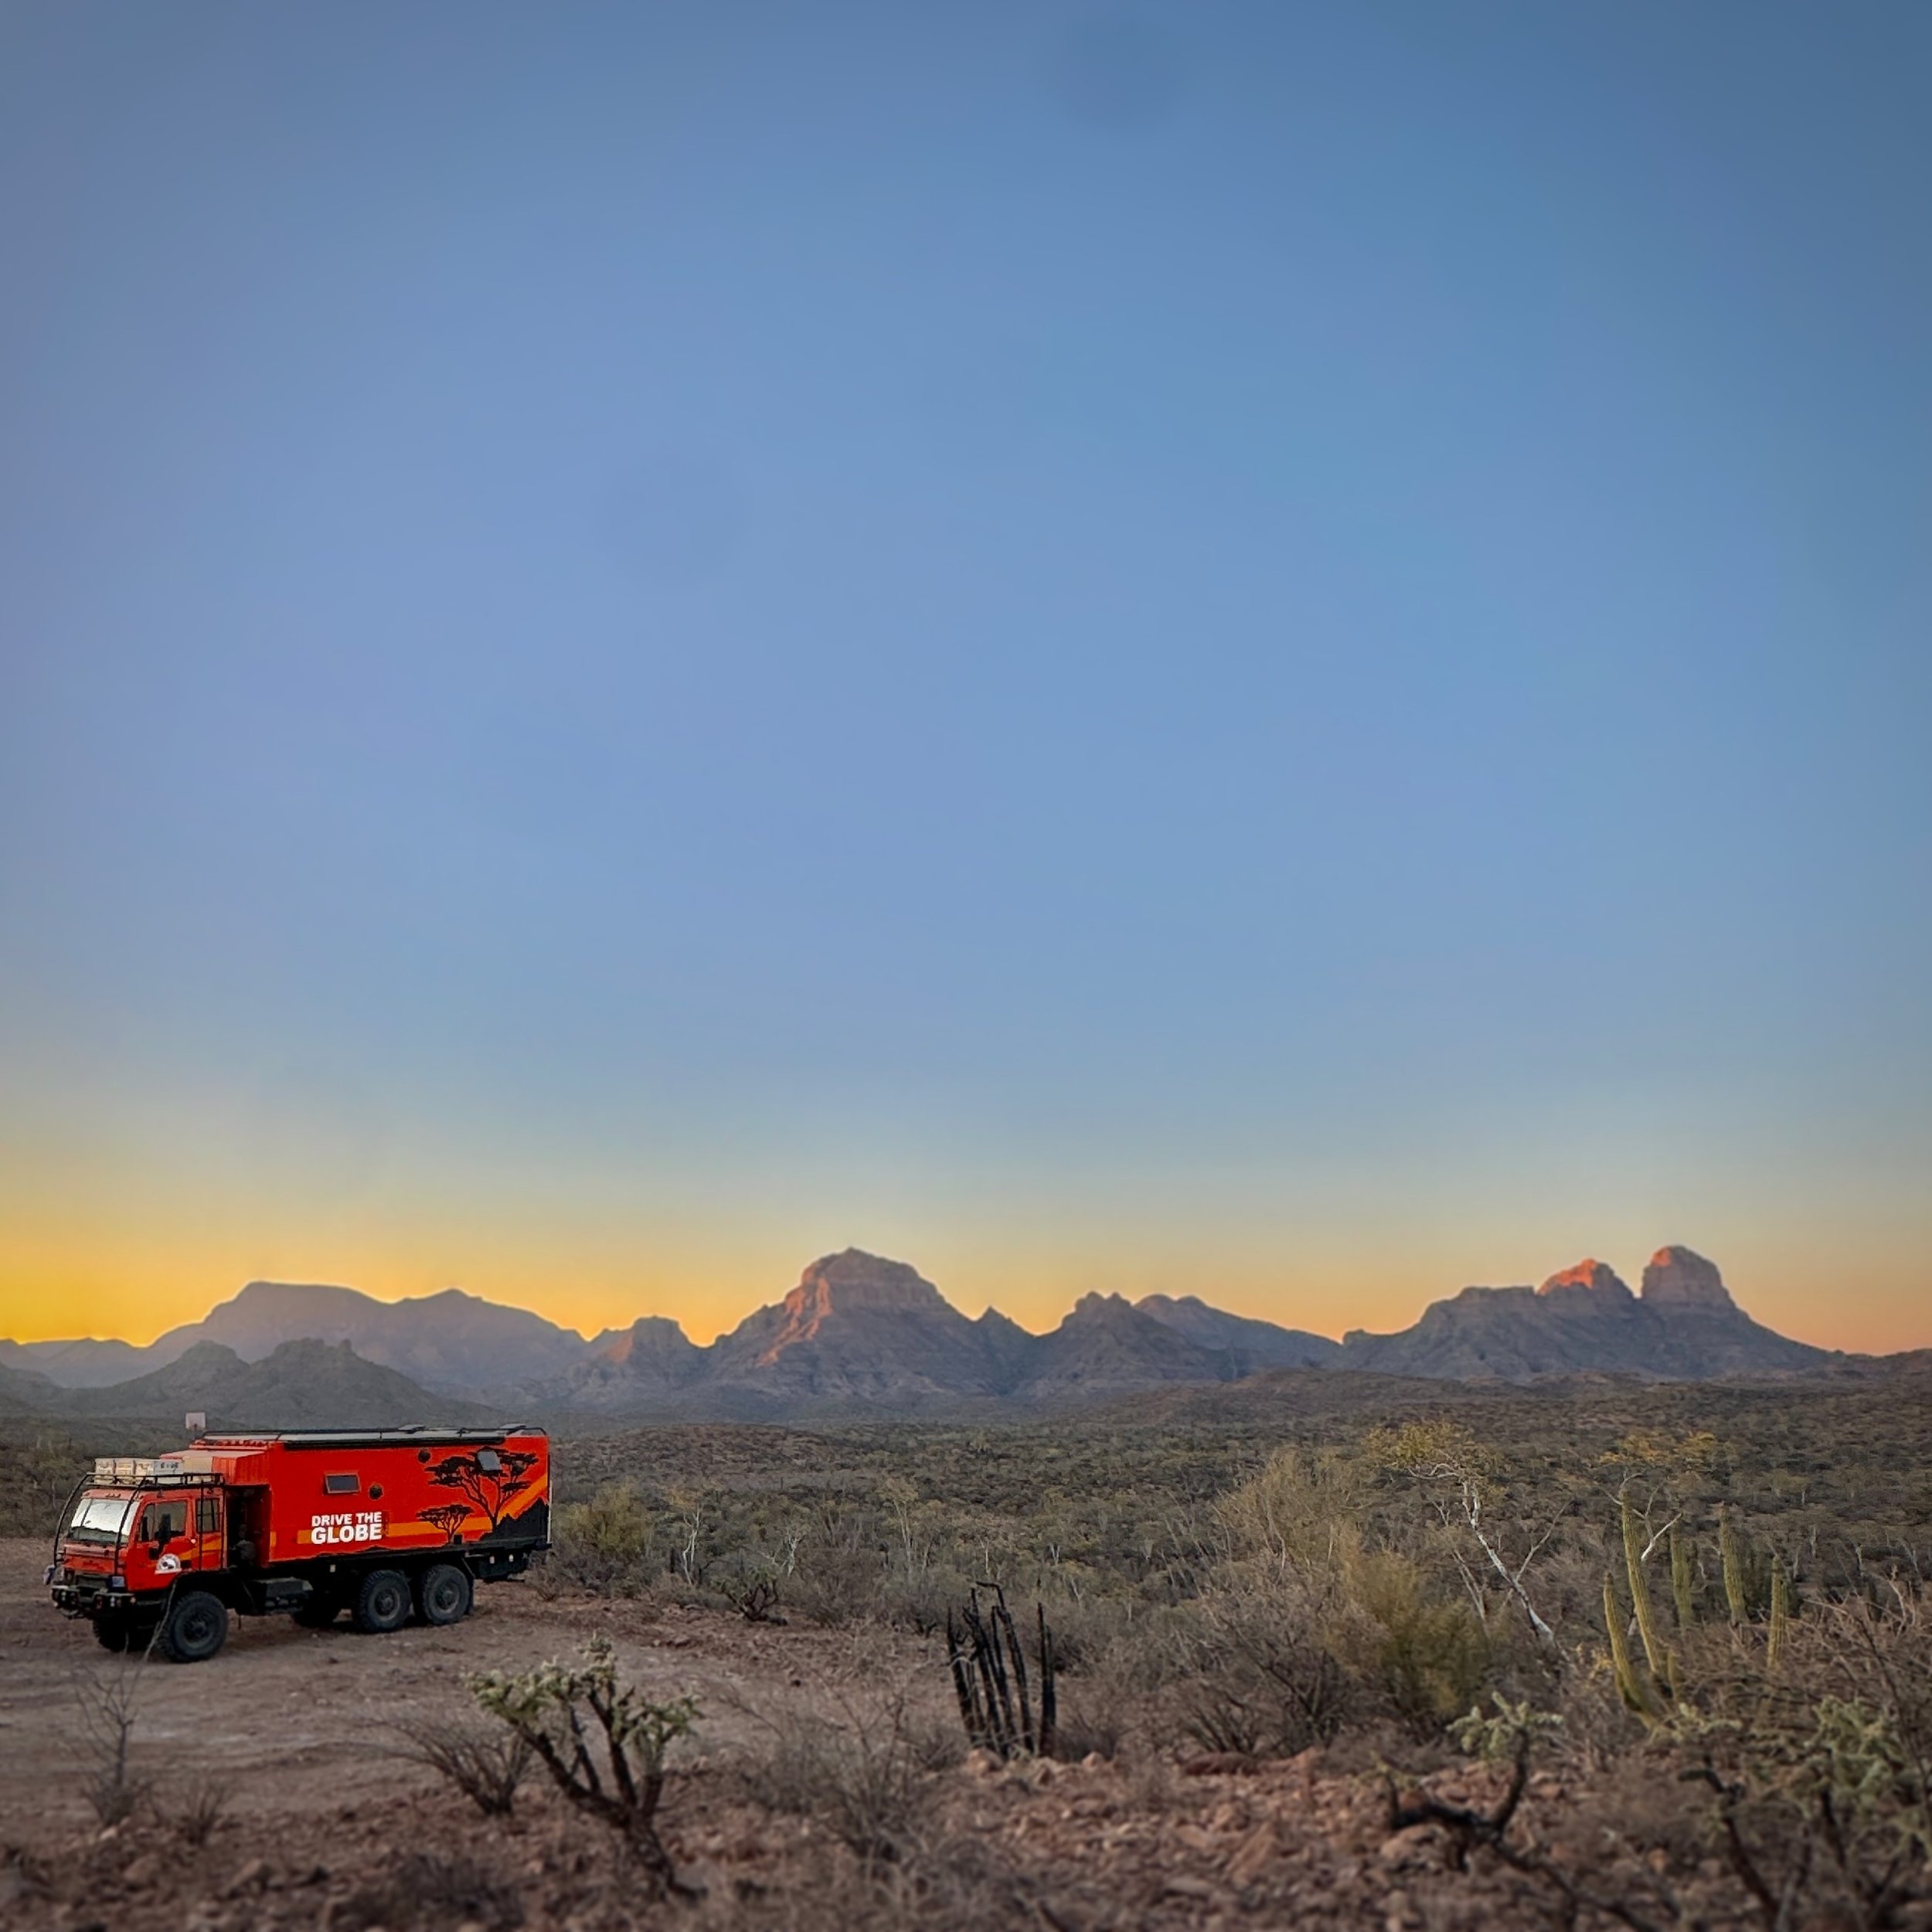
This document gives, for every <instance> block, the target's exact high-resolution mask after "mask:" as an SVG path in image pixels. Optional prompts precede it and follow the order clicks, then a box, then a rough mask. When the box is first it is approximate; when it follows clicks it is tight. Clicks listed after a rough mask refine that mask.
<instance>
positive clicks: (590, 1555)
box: [551, 1482, 662, 1591]
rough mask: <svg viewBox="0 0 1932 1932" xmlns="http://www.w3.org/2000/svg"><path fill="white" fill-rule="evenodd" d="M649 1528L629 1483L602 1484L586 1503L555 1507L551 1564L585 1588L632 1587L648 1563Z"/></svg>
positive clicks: (648, 1516)
mask: <svg viewBox="0 0 1932 1932" xmlns="http://www.w3.org/2000/svg"><path fill="white" fill-rule="evenodd" d="M652 1527H653V1525H652V1519H651V1512H650V1511H649V1510H648V1509H646V1508H645V1504H644V1499H643V1498H641V1496H640V1495H638V1492H637V1491H636V1490H635V1489H634V1488H632V1487H631V1485H630V1484H628V1483H625V1482H612V1483H606V1484H604V1485H603V1487H602V1488H600V1489H599V1490H598V1491H597V1494H596V1495H594V1496H593V1497H592V1498H590V1501H589V1502H573V1503H566V1504H565V1505H564V1506H563V1509H560V1510H559V1511H558V1512H557V1519H556V1552H555V1554H554V1555H553V1557H552V1559H551V1562H552V1565H553V1568H554V1569H555V1570H556V1571H557V1573H559V1574H560V1575H561V1576H562V1577H564V1578H565V1579H566V1580H568V1581H570V1582H571V1583H577V1584H580V1585H582V1586H583V1587H585V1588H587V1589H590V1590H607V1591H611V1590H625V1591H634V1590H637V1589H638V1588H640V1587H641V1586H642V1585H643V1583H645V1580H646V1578H647V1577H648V1575H649V1573H650V1571H651V1567H652V1566H651V1561H650V1556H651V1529H652ZM658 1567H662V1565H660V1566H658Z"/></svg>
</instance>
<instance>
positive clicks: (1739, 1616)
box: [1717, 1503, 1750, 1624]
mask: <svg viewBox="0 0 1932 1932" xmlns="http://www.w3.org/2000/svg"><path fill="white" fill-rule="evenodd" d="M1717 1548H1718V1553H1719V1556H1720V1558H1721V1559H1722V1560H1723V1566H1724V1601H1725V1603H1726V1604H1727V1605H1728V1606H1729V1607H1730V1613H1731V1621H1732V1623H1733V1624H1743V1623H1745V1622H1747V1621H1749V1618H1750V1606H1749V1604H1748V1603H1747V1600H1746V1598H1745V1595H1744V1553H1743V1551H1742V1550H1741V1549H1739V1548H1738V1546H1737V1532H1736V1531H1735V1530H1734V1529H1732V1528H1731V1514H1730V1511H1729V1510H1728V1509H1726V1508H1725V1507H1724V1506H1723V1504H1721V1503H1720V1504H1719V1505H1718V1509H1717Z"/></svg>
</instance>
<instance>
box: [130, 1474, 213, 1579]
mask: <svg viewBox="0 0 1932 1932" xmlns="http://www.w3.org/2000/svg"><path fill="white" fill-rule="evenodd" d="M194 1512H195V1499H194V1498H193V1497H192V1496H191V1495H167V1494H163V1495H151V1496H145V1497H143V1498H141V1505H140V1508H139V1509H138V1510H137V1511H136V1512H135V1515H134V1534H133V1535H132V1536H131V1537H130V1538H129V1539H128V1556H127V1573H128V1585H129V1587H131V1588H132V1589H134V1590H152V1589H155V1588H158V1587H164V1586H165V1585H167V1584H168V1583H173V1582H174V1581H175V1580H176V1579H177V1578H178V1577H180V1576H181V1574H182V1572H183V1571H189V1572H192V1571H193V1570H196V1569H197V1568H199V1555H198V1552H197V1537H196V1531H195V1527H194V1520H195V1518H194Z"/></svg>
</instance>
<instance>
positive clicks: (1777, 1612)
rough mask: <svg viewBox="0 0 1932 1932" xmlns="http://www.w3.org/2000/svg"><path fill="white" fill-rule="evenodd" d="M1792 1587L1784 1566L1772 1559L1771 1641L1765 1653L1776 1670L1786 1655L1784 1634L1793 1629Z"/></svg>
mask: <svg viewBox="0 0 1932 1932" xmlns="http://www.w3.org/2000/svg"><path fill="white" fill-rule="evenodd" d="M1789 1628H1791V1580H1790V1579H1789V1578H1788V1577H1787V1576H1786V1575H1785V1573H1784V1565H1783V1564H1782V1563H1780V1562H1779V1561H1778V1560H1777V1558H1776V1557H1775V1556H1774V1557H1773V1558H1772V1559H1771V1641H1770V1645H1769V1646H1768V1647H1767V1649H1766V1651H1765V1653H1764V1662H1765V1664H1766V1665H1767V1667H1768V1668H1770V1669H1772V1670H1776V1669H1777V1665H1778V1660H1779V1659H1780V1658H1781V1657H1782V1656H1783V1655H1784V1633H1785V1632H1786V1631H1787V1630H1788V1629H1789Z"/></svg>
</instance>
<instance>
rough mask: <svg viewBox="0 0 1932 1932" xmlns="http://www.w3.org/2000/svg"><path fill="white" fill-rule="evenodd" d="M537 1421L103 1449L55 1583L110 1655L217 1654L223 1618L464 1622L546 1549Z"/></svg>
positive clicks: (185, 1658) (188, 1659) (544, 1465)
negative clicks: (165, 1448) (486, 1594)
mask: <svg viewBox="0 0 1932 1932" xmlns="http://www.w3.org/2000/svg"><path fill="white" fill-rule="evenodd" d="M549 1532H550V1444H549V1438H548V1437H546V1435H545V1434H543V1431H542V1430H538V1429H426V1428H413V1429H361V1430H352V1429H343V1430H314V1431H307V1432H303V1433H300V1434H297V1433H293V1432H291V1433H287V1434H279V1435H235V1436H202V1437H198V1438H197V1439H196V1441H195V1442H194V1443H193V1444H191V1445H190V1446H189V1447H187V1448H185V1449H183V1450H181V1451H179V1452H177V1453H176V1454H173V1455H171V1456H153V1457H146V1456H143V1457H103V1458H100V1460H99V1461H97V1462H96V1463H95V1464H94V1479H93V1481H91V1482H89V1483H87V1484H85V1485H83V1487H82V1488H79V1489H77V1491H76V1492H75V1493H74V1495H73V1497H72V1498H70V1500H69V1502H68V1505H67V1508H66V1512H65V1514H64V1515H63V1519H62V1524H61V1528H60V1530H59V1532H57V1534H56V1537H55V1539H54V1550H53V1562H52V1563H49V1565H48V1566H47V1583H48V1584H49V1587H50V1588H51V1589H52V1590H53V1600H54V1601H55V1603H56V1604H58V1605H59V1606H60V1608H61V1609H62V1610H63V1611H65V1612H66V1614H67V1615H68V1616H70V1617H87V1618H88V1619H90V1621H91V1622H92V1623H93V1624H94V1634H95V1636H96V1637H97V1638H99V1639H100V1642H101V1643H102V1645H104V1646H105V1647H106V1648H107V1649H109V1650H114V1651H121V1650H129V1649H135V1650H145V1649H147V1648H148V1646H149V1645H150V1644H152V1645H153V1646H154V1648H155V1649H157V1650H158V1651H160V1653H161V1654H162V1655H163V1656H165V1657H168V1658H172V1659H173V1660H174V1662H176V1663H180V1664H192V1663H198V1662H200V1661H201V1660H202V1658H209V1657H213V1655H214V1654H215V1653H216V1651H218V1650H219V1649H220V1648H221V1647H222V1645H223V1643H224V1642H225V1641H226V1640H227V1636H228V1613H229V1611H231V1610H233V1611H238V1612H240V1614H241V1615H243V1616H244V1617H261V1616H268V1615H273V1614H276V1613H277V1612H284V1613H286V1614H289V1615H291V1616H293V1617H294V1619H295V1621H297V1622H298V1624H308V1625H309V1626H310V1627H311V1628H320V1627H321V1625H323V1624H329V1623H332V1622H334V1621H335V1618H336V1617H338V1615H340V1614H341V1613H342V1611H345V1610H346V1611H349V1613H350V1614H351V1615H352V1617H354V1618H355V1627H356V1628H357V1629H358V1630H364V1631H389V1630H395V1629H396V1628H399V1627H400V1626H401V1625H402V1624H406V1623H407V1622H408V1621H410V1617H412V1616H414V1617H420V1618H421V1619H422V1621H423V1622H424V1623H426V1624H454V1623H456V1622H457V1621H460V1620H461V1618H463V1617H467V1616H468V1614H469V1611H470V1600H471V1594H472V1592H473V1590H474V1587H475V1585H476V1584H477V1583H478V1582H479V1581H480V1582H483V1583H494V1582H495V1581H496V1580H498V1578H500V1577H515V1576H518V1575H520V1574H521V1573H522V1572H523V1571H524V1570H526V1569H528V1568H529V1563H530V1559H531V1558H532V1556H535V1555H536V1554H537V1553H539V1551H542V1550H545V1549H549V1546H550V1533H549Z"/></svg>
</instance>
